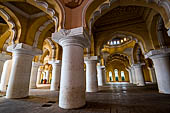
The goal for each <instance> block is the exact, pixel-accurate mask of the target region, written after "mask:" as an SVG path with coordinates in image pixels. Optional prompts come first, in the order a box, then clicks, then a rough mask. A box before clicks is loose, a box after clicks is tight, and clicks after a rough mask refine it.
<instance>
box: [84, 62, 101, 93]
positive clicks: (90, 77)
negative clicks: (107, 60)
mask: <svg viewBox="0 0 170 113" xmlns="http://www.w3.org/2000/svg"><path fill="white" fill-rule="evenodd" d="M85 63H86V92H97V91H98V81H97V67H96V65H97V61H96V60H87V61H85Z"/></svg>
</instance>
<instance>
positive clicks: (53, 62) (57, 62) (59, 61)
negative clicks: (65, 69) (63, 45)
mask: <svg viewBox="0 0 170 113" xmlns="http://www.w3.org/2000/svg"><path fill="white" fill-rule="evenodd" d="M61 62H62V61H61V60H51V61H48V63H49V64H52V65H53V64H57V65H61Z"/></svg>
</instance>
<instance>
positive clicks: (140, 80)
mask: <svg viewBox="0 0 170 113" xmlns="http://www.w3.org/2000/svg"><path fill="white" fill-rule="evenodd" d="M142 65H144V63H138V64H134V66H133V67H134V69H135V75H136V82H137V86H145V80H144V75H143V70H142Z"/></svg>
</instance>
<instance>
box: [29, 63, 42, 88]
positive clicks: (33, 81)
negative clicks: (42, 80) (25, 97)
mask: <svg viewBox="0 0 170 113" xmlns="http://www.w3.org/2000/svg"><path fill="white" fill-rule="evenodd" d="M40 65H41V64H40V63H39V62H32V68H31V78H30V88H31V89H35V88H37V86H36V82H37V75H38V68H39V66H40Z"/></svg>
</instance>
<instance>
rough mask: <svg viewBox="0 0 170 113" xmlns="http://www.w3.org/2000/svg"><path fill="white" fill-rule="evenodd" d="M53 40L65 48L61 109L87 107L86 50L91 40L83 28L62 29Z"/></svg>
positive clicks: (60, 99) (60, 98)
mask: <svg viewBox="0 0 170 113" xmlns="http://www.w3.org/2000/svg"><path fill="white" fill-rule="evenodd" d="M52 39H53V40H54V41H55V42H57V43H59V44H60V45H61V46H62V48H63V55H62V67H61V79H60V80H61V81H60V95H59V107H61V108H64V109H73V108H79V107H82V106H84V105H85V103H86V102H85V76H84V48H86V47H88V46H89V45H90V39H89V37H88V34H86V31H85V30H84V28H83V27H79V28H74V29H71V30H64V29H61V30H60V31H59V32H56V33H53V36H52Z"/></svg>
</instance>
